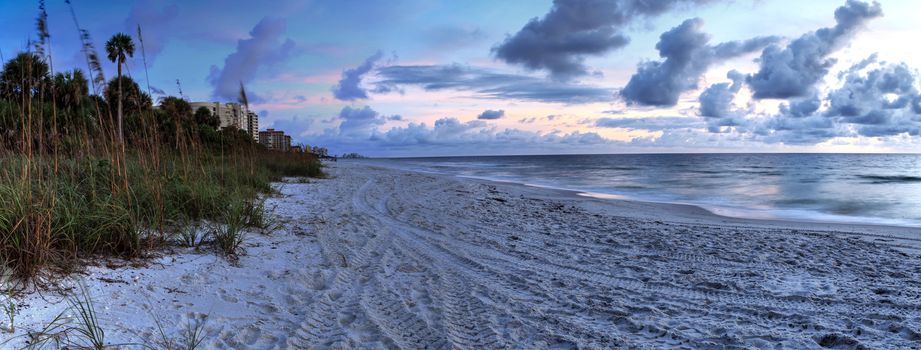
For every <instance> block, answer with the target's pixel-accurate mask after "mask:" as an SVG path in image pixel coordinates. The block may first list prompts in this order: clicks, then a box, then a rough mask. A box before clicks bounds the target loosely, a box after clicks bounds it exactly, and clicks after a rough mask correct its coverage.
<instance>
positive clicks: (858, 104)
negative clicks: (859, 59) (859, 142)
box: [824, 63, 921, 137]
mask: <svg viewBox="0 0 921 350" xmlns="http://www.w3.org/2000/svg"><path fill="white" fill-rule="evenodd" d="M917 80H918V79H917V75H916V73H915V72H913V71H912V70H911V69H910V68H909V67H908V66H907V65H906V64H904V63H900V64H883V65H881V67H879V68H876V69H872V70H869V71H867V72H866V73H865V74H862V73H860V72H859V71H857V72H851V73H849V74H848V75H847V76H846V78H845V82H844V85H843V86H842V87H841V88H840V89H837V90H834V91H832V92H830V93H829V94H828V102H829V107H828V110H826V111H825V113H824V114H825V116H826V117H836V119H837V120H838V122H840V123H848V124H853V125H855V127H856V132H857V133H858V134H859V135H862V136H871V137H874V136H890V135H898V134H901V133H908V134H909V135H912V136H916V135H919V134H921V133H919V131H921V115H919V113H918V112H919V111H918V110H917V109H916V104H914V103H916V101H918V99H919V96H921V95H919V93H918V89H917V88H916V82H917Z"/></svg>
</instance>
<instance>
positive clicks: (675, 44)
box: [620, 18, 779, 107]
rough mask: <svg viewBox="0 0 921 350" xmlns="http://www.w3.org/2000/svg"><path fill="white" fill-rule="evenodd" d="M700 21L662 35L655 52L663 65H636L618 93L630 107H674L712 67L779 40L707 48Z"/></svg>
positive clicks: (686, 23)
mask: <svg viewBox="0 0 921 350" xmlns="http://www.w3.org/2000/svg"><path fill="white" fill-rule="evenodd" d="M702 28H703V20H701V19H699V18H692V19H689V20H686V21H684V22H683V23H682V24H681V25H679V26H677V27H675V28H672V29H671V30H669V31H667V32H665V33H663V34H662V36H661V37H660V39H659V42H658V43H657V44H656V49H657V50H659V56H661V57H663V58H665V60H664V61H648V62H643V63H640V64H639V67H638V69H637V72H636V74H634V75H633V76H632V77H630V81H629V82H628V83H627V85H626V86H625V87H624V88H623V89H622V90H621V91H620V96H621V97H623V98H624V100H626V101H627V103H629V104H640V105H647V106H660V107H663V106H674V105H675V104H677V103H678V98H679V96H680V95H681V93H682V92H685V91H688V90H692V89H696V88H697V82H698V81H699V80H700V77H701V76H702V75H703V74H704V73H706V72H707V69H708V68H709V67H710V66H711V65H712V64H714V63H718V62H720V61H723V60H727V59H730V58H734V57H738V56H740V55H744V54H747V53H751V52H755V51H757V50H760V49H762V48H764V47H765V46H767V45H770V44H772V43H774V42H776V41H778V40H779V38H777V37H758V38H754V39H749V40H745V41H731V42H725V43H720V44H718V45H715V46H710V45H708V42H709V41H710V35H708V34H707V33H704V32H703V31H702Z"/></svg>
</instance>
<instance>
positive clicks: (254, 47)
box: [208, 17, 297, 101]
mask: <svg viewBox="0 0 921 350" xmlns="http://www.w3.org/2000/svg"><path fill="white" fill-rule="evenodd" d="M286 28H287V23H286V22H285V20H284V19H281V18H272V17H266V18H263V19H262V20H261V21H259V23H257V24H256V26H255V27H253V30H252V31H250V33H249V34H250V37H249V38H247V39H240V40H238V41H237V49H236V50H235V51H234V52H233V53H231V54H230V55H227V58H225V59H224V66H223V67H222V68H218V67H216V66H211V73H210V74H209V76H208V81H209V82H210V83H211V85H212V86H213V88H214V90H213V92H212V95H213V96H214V98H217V99H223V100H230V101H234V100H236V99H237V97H238V96H239V92H240V83H241V82H242V83H244V84H245V83H248V82H251V81H253V80H254V79H255V78H256V76H257V73H259V72H260V70H265V69H267V68H271V67H273V66H274V65H276V64H280V63H283V62H285V61H286V60H287V59H288V58H290V57H292V56H293V55H294V54H296V51H297V46H296V44H295V43H294V41H292V40H291V39H286V40H282V36H283V35H284V33H285V30H286ZM250 97H251V100H256V98H252V97H253V96H250Z"/></svg>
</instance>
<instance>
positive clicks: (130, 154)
mask: <svg viewBox="0 0 921 350" xmlns="http://www.w3.org/2000/svg"><path fill="white" fill-rule="evenodd" d="M67 3H68V4H69V5H71V15H72V17H73V20H74V23H75V25H77V28H76V32H77V33H78V36H79V38H80V42H81V44H82V50H81V51H82V53H83V55H84V57H86V59H87V66H88V67H89V68H90V70H91V72H90V75H91V76H92V79H89V80H87V79H86V78H84V74H83V73H82V72H81V71H79V70H73V71H69V72H65V73H66V74H64V73H61V74H56V73H55V72H54V71H53V68H52V67H53V65H51V62H50V57H51V55H50V51H51V49H50V42H51V41H50V37H49V36H48V34H47V30H46V28H45V26H46V24H45V23H46V21H47V14H46V13H45V11H44V6H43V4H42V6H41V7H40V12H39V24H38V28H37V30H38V32H39V38H41V40H40V41H39V42H38V43H36V46H35V48H34V49H35V52H22V53H20V54H18V55H17V56H16V57H14V58H13V59H11V60H10V61H8V62H5V63H4V65H3V68H2V70H0V262H4V261H5V263H3V264H2V265H5V266H3V267H5V268H8V269H9V271H11V273H12V275H13V277H15V278H18V279H20V280H24V281H28V280H35V278H36V277H39V278H45V277H50V276H53V275H54V274H55V273H61V272H65V273H66V272H69V271H72V270H74V269H76V268H78V267H79V266H80V263H79V261H80V260H81V259H86V258H92V257H94V256H98V255H107V256H118V257H123V258H127V259H133V258H139V257H143V256H145V255H147V253H148V252H150V251H151V250H154V249H158V248H160V247H163V246H164V245H167V244H172V243H174V242H175V240H174V239H173V238H174V237H175V233H177V232H182V231H183V230H187V229H188V226H189V225H195V224H196V223H197V222H199V221H202V220H207V221H209V222H214V223H218V224H219V225H218V226H217V227H219V228H218V229H217V230H216V231H218V233H219V234H215V237H214V240H213V241H214V242H215V244H216V245H217V246H218V247H219V248H220V250H221V251H222V252H225V253H226V254H228V255H233V254H235V253H236V252H238V250H239V247H240V245H241V244H242V237H243V232H244V230H243V228H244V227H246V226H263V225H265V221H266V220H265V218H264V217H263V216H262V213H261V211H262V210H263V209H264V205H262V204H261V202H260V201H259V200H258V195H259V193H266V192H270V191H271V190H272V188H271V182H273V181H276V180H278V179H280V178H281V177H283V176H314V177H316V176H322V172H321V168H320V163H319V161H318V160H317V159H316V157H314V156H312V155H310V154H291V153H277V152H270V151H267V150H265V149H263V148H261V147H260V146H259V145H258V144H257V143H256V142H254V141H253V140H252V139H251V138H250V137H249V136H247V135H246V134H245V133H243V132H240V131H237V130H232V129H223V130H221V129H219V128H218V127H217V125H214V124H213V122H210V121H208V120H199V118H197V115H195V116H193V111H192V110H191V107H190V106H189V104H188V103H187V102H186V101H184V100H182V99H180V98H175V97H166V98H163V99H161V100H160V101H159V108H157V109H154V108H152V106H153V104H154V103H153V101H152V100H151V98H150V97H149V96H148V95H147V93H144V92H143V91H141V89H140V88H139V87H138V84H137V83H135V82H134V81H133V80H132V78H131V77H130V76H129V75H125V76H122V77H120V78H115V79H113V80H111V81H108V82H106V81H105V79H104V76H103V75H102V69H101V68H100V66H101V63H100V61H99V59H98V53H97V52H96V49H95V45H94V44H93V40H92V38H90V36H89V34H88V33H87V32H86V31H85V30H83V29H82V28H80V27H79V22H78V21H77V16H76V12H75V11H73V10H74V9H73V5H72V4H71V3H70V2H69V1H68V2H67ZM138 34H140V28H139V30H138ZM138 39H140V38H138ZM142 54H143V50H142ZM145 68H146V67H145ZM129 71H130V70H129ZM90 83H92V90H90V86H89V85H90ZM118 86H120V88H118V89H117V90H116V87H118ZM241 92H242V89H241ZM95 93H98V95H97V94H95ZM241 94H242V93H241ZM244 100H245V98H244ZM119 104H120V105H123V109H124V110H123V113H124V122H123V123H124V142H122V139H121V133H120V131H119V128H120V126H121V124H120V123H118V122H117V120H116V118H115V116H114V114H115V112H116V111H115V108H114V107H115V106H116V105H119ZM205 119H208V118H205ZM192 241H194V239H193V240H192ZM192 243H193V244H194V242H192Z"/></svg>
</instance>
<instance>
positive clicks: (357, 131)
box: [0, 0, 921, 157]
mask: <svg viewBox="0 0 921 350" xmlns="http://www.w3.org/2000/svg"><path fill="white" fill-rule="evenodd" d="M46 10H47V14H48V26H49V33H50V35H51V37H50V48H51V49H50V57H51V61H52V66H53V68H54V70H55V71H62V70H67V69H74V68H78V69H83V70H86V67H87V64H86V60H85V59H84V54H83V53H82V52H81V50H80V39H79V31H78V30H77V25H78V24H79V26H80V27H81V28H83V29H85V30H86V31H87V32H88V33H89V34H90V39H91V41H92V43H93V44H94V45H95V47H96V48H97V49H102V48H103V47H104V44H105V41H106V40H107V39H108V38H109V37H111V36H112V35H113V34H115V33H117V32H124V33H126V34H129V35H131V36H132V37H134V38H135V41H136V42H138V43H139V42H140V41H139V40H138V39H139V36H138V27H140V28H141V33H142V36H141V37H142V38H143V44H144V45H143V54H141V52H140V51H141V50H140V47H141V45H138V48H139V50H138V53H137V54H136V55H135V57H134V58H132V59H131V60H129V62H128V74H130V75H132V77H133V78H134V79H135V80H137V81H138V82H139V83H140V84H141V86H144V87H146V86H147V84H149V86H150V89H151V91H152V92H153V96H154V97H155V98H157V97H162V96H167V95H172V96H179V95H180V92H181V96H182V97H184V98H186V99H188V100H190V101H209V100H210V101H235V100H236V99H237V94H238V91H239V85H240V83H241V82H242V83H243V84H244V85H245V86H246V89H247V93H248V96H249V100H250V103H251V108H252V109H253V110H255V111H257V112H258V113H259V115H260V126H261V128H262V129H265V128H275V129H281V130H284V131H285V132H286V133H288V134H291V135H292V137H293V139H294V142H295V143H302V144H307V145H317V146H325V147H327V148H329V150H330V152H331V153H333V154H341V153H347V152H357V153H360V154H363V155H368V156H383V157H387V156H447V155H492V154H495V155H500V154H576V153H658V152H675V153H682V152H918V150H919V149H921V148H919V147H921V138H919V136H921V92H919V91H921V90H919V88H921V76H919V72H918V70H917V69H918V68H919V67H921V62H919V61H918V59H917V57H921V45H918V44H917V37H918V36H919V35H921V30H919V29H916V28H915V26H914V25H913V23H914V22H915V18H914V15H915V14H917V13H919V12H921V2H919V1H912V0H881V1H878V2H874V1H859V0H814V1H796V2H794V1H788V0H725V1H721V0H660V1H647V0H555V1H552V0H504V1H473V0H470V1H433V0H386V1H384V0H362V1H358V0H317V1H309V0H300V1H295V0H273V1H261V2H253V1H249V0H222V1H218V0H207V1H206V0H135V1H131V0H125V1H89V0H70V5H68V4H67V2H66V1H65V0H59V1H58V0H52V1H47V4H46ZM71 10H72V11H71ZM38 14H39V3H38V2H37V1H36V2H32V1H19V0H17V1H12V0H0V23H3V29H4V30H2V31H0V53H2V56H4V58H5V59H8V58H9V57H12V56H13V55H14V54H15V53H17V52H20V51H24V50H27V49H28V47H29V42H30V41H32V40H34V39H35V37H36V30H35V21H36V18H37V16H38ZM75 20H76V21H75ZM913 58H914V59H913ZM145 62H146V64H145ZM104 68H105V71H106V74H107V78H111V77H112V76H114V71H115V66H114V64H112V63H109V62H105V63H104ZM145 68H146V69H145Z"/></svg>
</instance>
